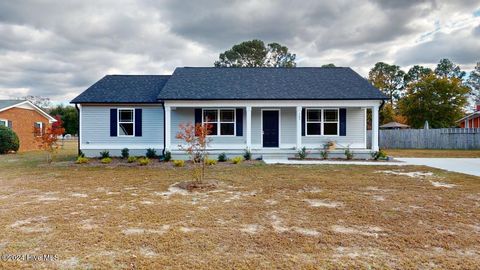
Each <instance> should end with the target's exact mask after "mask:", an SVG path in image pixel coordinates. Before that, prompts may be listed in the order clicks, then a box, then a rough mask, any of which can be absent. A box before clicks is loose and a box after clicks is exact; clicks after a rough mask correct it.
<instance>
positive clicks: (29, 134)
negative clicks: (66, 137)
mask: <svg viewBox="0 0 480 270" xmlns="http://www.w3.org/2000/svg"><path fill="white" fill-rule="evenodd" d="M0 119H7V120H9V121H12V129H13V131H15V133H17V135H18V138H19V139H20V149H19V151H20V152H23V151H31V150H37V149H38V146H37V145H38V143H37V142H36V141H35V137H34V135H33V127H34V123H35V122H42V123H43V126H44V128H47V127H48V126H49V125H50V124H49V123H48V119H47V118H46V117H45V116H43V115H42V114H40V113H39V112H37V111H35V110H28V109H22V108H11V109H8V110H6V111H3V112H0Z"/></svg>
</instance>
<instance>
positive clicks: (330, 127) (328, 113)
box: [323, 109, 338, 135]
mask: <svg viewBox="0 0 480 270" xmlns="http://www.w3.org/2000/svg"><path fill="white" fill-rule="evenodd" d="M323 135H338V109H324V110H323Z"/></svg>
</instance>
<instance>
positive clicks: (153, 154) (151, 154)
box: [145, 148, 157, 158]
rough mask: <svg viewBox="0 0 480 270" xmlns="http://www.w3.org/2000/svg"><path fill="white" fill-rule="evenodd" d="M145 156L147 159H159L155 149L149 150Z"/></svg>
mask: <svg viewBox="0 0 480 270" xmlns="http://www.w3.org/2000/svg"><path fill="white" fill-rule="evenodd" d="M145 156H146V157H147V158H156V157H157V151H155V149H153V148H148V149H147V153H146V154H145Z"/></svg>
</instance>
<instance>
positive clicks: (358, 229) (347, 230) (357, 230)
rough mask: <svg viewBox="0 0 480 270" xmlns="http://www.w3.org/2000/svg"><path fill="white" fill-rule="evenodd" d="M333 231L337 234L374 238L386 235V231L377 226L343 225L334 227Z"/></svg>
mask: <svg viewBox="0 0 480 270" xmlns="http://www.w3.org/2000/svg"><path fill="white" fill-rule="evenodd" d="M332 230H333V231H334V232H336V233H344V234H358V235H364V236H373V237H378V236H381V235H386V234H385V232H384V230H383V229H382V228H380V227H377V226H343V225H333V226H332Z"/></svg>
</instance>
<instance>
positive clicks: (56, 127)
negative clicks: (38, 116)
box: [33, 115, 65, 163]
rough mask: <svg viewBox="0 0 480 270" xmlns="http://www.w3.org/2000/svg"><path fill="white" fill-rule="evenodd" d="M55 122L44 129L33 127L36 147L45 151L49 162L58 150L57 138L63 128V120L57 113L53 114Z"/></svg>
mask: <svg viewBox="0 0 480 270" xmlns="http://www.w3.org/2000/svg"><path fill="white" fill-rule="evenodd" d="M55 119H56V120H57V121H56V122H53V123H52V125H51V126H50V127H47V128H46V129H45V130H40V129H38V128H36V127H35V128H34V130H33V134H35V136H36V137H35V140H36V141H37V142H38V147H39V148H40V149H41V150H43V151H45V152H46V153H47V162H48V163H51V162H52V161H53V158H54V156H55V154H56V153H57V151H58V148H59V145H58V138H59V137H60V136H62V135H63V133H64V132H65V129H64V128H63V126H62V125H63V121H62V119H61V118H60V116H59V115H57V116H55Z"/></svg>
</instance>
